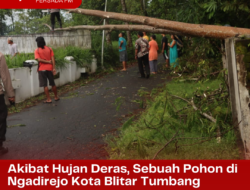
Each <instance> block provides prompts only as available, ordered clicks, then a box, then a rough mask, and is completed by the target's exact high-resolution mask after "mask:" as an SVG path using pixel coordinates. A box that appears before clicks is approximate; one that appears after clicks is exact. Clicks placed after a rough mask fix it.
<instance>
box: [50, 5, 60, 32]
mask: <svg viewBox="0 0 250 190" xmlns="http://www.w3.org/2000/svg"><path fill="white" fill-rule="evenodd" d="M49 12H50V20H51V27H52V32H54V29H55V23H56V22H55V17H56V18H57V20H58V22H59V24H60V28H62V21H61V17H60V9H49Z"/></svg>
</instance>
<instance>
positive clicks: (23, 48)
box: [0, 30, 91, 54]
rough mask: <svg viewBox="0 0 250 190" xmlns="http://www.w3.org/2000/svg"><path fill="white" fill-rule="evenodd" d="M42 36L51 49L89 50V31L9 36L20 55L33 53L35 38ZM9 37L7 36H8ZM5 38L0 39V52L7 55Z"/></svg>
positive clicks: (35, 46) (7, 49) (7, 47)
mask: <svg viewBox="0 0 250 190" xmlns="http://www.w3.org/2000/svg"><path fill="white" fill-rule="evenodd" d="M38 36H43V37H44V39H45V42H46V44H47V45H49V46H52V47H67V46H75V47H80V48H83V49H90V48H91V33H90V31H89V30H72V31H63V32H54V33H52V32H51V33H42V34H27V35H16V36H11V37H12V38H13V40H14V43H16V44H17V45H18V51H19V52H20V53H33V52H34V51H35V49H36V48H37V44H36V41H35V40H36V38H37V37H38ZM8 37H9V36H8ZM8 37H7V36H4V37H0V52H2V53H3V54H9V45H8V43H7V38H8Z"/></svg>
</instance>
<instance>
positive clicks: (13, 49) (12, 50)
mask: <svg viewBox="0 0 250 190" xmlns="http://www.w3.org/2000/svg"><path fill="white" fill-rule="evenodd" d="M9 53H10V55H11V56H14V55H15V54H16V53H18V49H17V45H16V44H14V43H13V44H9Z"/></svg>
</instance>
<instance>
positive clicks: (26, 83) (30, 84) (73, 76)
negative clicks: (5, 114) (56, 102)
mask: <svg viewBox="0 0 250 190" xmlns="http://www.w3.org/2000/svg"><path fill="white" fill-rule="evenodd" d="M65 59H66V60H67V62H69V63H66V64H65V67H64V68H61V69H57V73H58V72H59V73H60V76H59V78H57V79H55V83H56V86H62V85H65V84H67V83H71V82H74V81H76V80H77V79H79V78H80V77H81V73H86V72H87V69H88V68H79V67H78V66H77V64H76V62H75V61H73V59H72V57H66V58H65ZM31 61H32V62H33V63H34V65H33V66H32V67H31V68H28V67H21V68H14V69H9V72H10V76H11V80H12V85H13V88H14V89H15V97H16V103H20V102H22V101H24V100H26V99H28V98H31V97H33V96H36V95H38V94H41V93H43V88H40V87H39V80H38V73H37V67H38V63H37V61H36V60H31ZM96 65H97V59H96V58H94V57H93V60H92V63H91V64H90V69H91V70H90V72H91V73H94V72H95V71H96V68H97V67H96ZM6 103H7V102H6Z"/></svg>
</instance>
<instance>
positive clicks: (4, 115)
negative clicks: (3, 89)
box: [0, 94, 8, 147]
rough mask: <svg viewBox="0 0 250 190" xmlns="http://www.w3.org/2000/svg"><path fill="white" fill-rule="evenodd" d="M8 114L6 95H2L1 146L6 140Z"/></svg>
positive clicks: (0, 115)
mask: <svg viewBox="0 0 250 190" xmlns="http://www.w3.org/2000/svg"><path fill="white" fill-rule="evenodd" d="M7 115H8V110H7V106H6V104H5V100H4V95H3V94H1V95H0V147H1V146H2V143H3V141H5V134H6V129H7V121H6V120H7Z"/></svg>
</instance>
